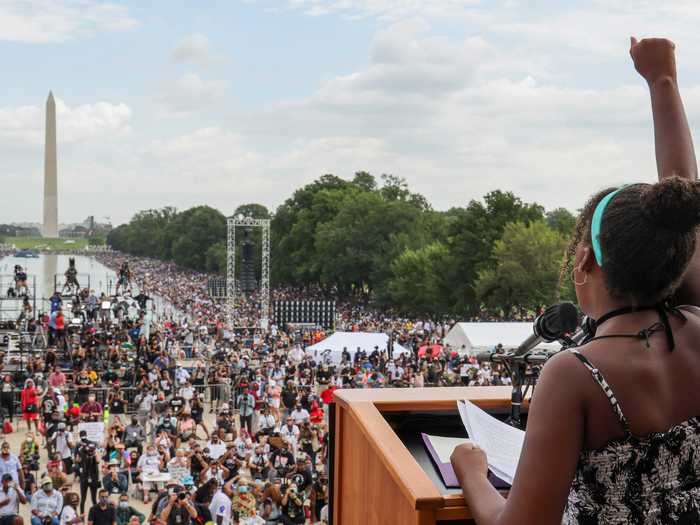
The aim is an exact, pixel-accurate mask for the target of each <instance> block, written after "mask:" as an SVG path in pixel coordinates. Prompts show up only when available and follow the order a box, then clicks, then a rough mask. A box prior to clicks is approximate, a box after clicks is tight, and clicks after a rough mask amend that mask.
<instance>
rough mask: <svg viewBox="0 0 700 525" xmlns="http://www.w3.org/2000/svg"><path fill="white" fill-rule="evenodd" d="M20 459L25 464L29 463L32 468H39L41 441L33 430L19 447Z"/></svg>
mask: <svg viewBox="0 0 700 525" xmlns="http://www.w3.org/2000/svg"><path fill="white" fill-rule="evenodd" d="M19 459H20V461H21V463H22V464H23V465H24V464H25V463H27V464H29V465H30V466H31V469H32V470H39V443H37V441H36V439H35V438H34V434H32V433H31V432H30V433H28V434H27V437H26V438H24V441H22V445H21V446H20V448H19Z"/></svg>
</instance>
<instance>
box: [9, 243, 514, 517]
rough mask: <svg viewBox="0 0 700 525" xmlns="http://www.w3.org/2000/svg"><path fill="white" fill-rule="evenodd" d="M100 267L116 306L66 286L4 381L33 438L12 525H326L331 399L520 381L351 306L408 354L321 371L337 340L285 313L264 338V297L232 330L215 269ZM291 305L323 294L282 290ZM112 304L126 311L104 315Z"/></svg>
mask: <svg viewBox="0 0 700 525" xmlns="http://www.w3.org/2000/svg"><path fill="white" fill-rule="evenodd" d="M98 259H99V260H100V261H101V262H102V263H103V264H105V265H107V266H108V267H110V268H113V269H114V270H115V271H116V272H117V274H118V285H119V287H120V290H119V294H120V297H118V298H114V297H111V298H109V297H106V296H104V295H103V296H101V297H96V296H95V294H94V293H92V292H91V291H90V290H82V291H80V292H79V293H76V294H75V296H72V297H66V296H62V295H61V294H60V293H58V292H57V293H56V294H54V296H53V297H52V300H51V301H50V311H47V312H45V313H44V315H39V316H37V320H36V321H34V320H31V319H30V321H29V323H30V326H29V331H30V332H36V331H37V328H38V331H39V333H42V334H46V343H47V344H46V345H45V348H42V349H41V350H40V351H37V352H28V354H27V356H26V361H24V362H22V363H21V366H20V367H19V368H20V369H24V370H26V371H25V372H22V370H16V371H14V372H11V371H10V370H5V371H4V376H3V378H4V379H3V382H2V387H1V388H0V407H1V408H2V412H3V415H4V416H5V422H4V423H5V425H4V429H3V430H4V431H5V432H6V433H8V432H12V431H14V432H15V433H16V432H26V434H25V438H24V439H23V440H22V444H21V446H20V447H19V449H16V450H11V449H10V443H9V441H6V442H4V443H3V444H2V450H1V453H0V478H1V479H2V488H0V490H1V491H2V492H3V493H4V495H5V496H3V494H0V525H20V522H21V518H20V517H19V516H20V515H21V512H20V510H19V509H20V507H21V506H24V505H28V506H29V507H30V509H31V521H32V525H59V524H60V525H67V524H70V525H74V524H77V523H83V522H84V521H85V520H87V522H88V523H90V524H94V525H114V523H118V525H125V524H129V525H137V524H138V523H143V522H144V521H145V520H148V521H149V522H151V523H163V524H165V523H168V524H169V525H184V524H185V523H187V522H189V523H191V524H195V523H197V524H201V525H203V524H205V523H208V522H212V523H213V524H216V525H229V524H237V523H240V524H260V525H262V524H269V525H272V524H278V523H282V524H303V523H323V521H324V519H325V518H326V515H327V505H328V497H329V489H328V464H327V454H326V451H327V446H328V423H327V421H328V405H329V403H330V402H331V401H332V398H333V391H334V390H335V389H337V388H383V387H393V386H402V387H426V386H438V385H440V386H443V385H491V384H493V385H498V384H507V383H508V382H509V379H508V377H507V376H506V374H504V372H503V370H501V369H500V368H499V367H498V366H497V365H491V364H490V363H488V362H484V363H479V362H477V360H476V359H475V358H474V357H469V356H466V355H463V354H462V353H461V352H459V351H457V349H451V348H449V347H442V346H441V343H442V339H443V337H444V336H445V335H446V333H447V331H448V330H449V329H450V326H451V324H452V323H451V322H444V321H441V322H434V321H431V320H407V319H400V318H396V317H390V316H387V315H382V314H379V313H377V312H375V311H373V310H371V309H370V308H368V307H366V306H358V305H351V304H344V305H339V307H338V308H339V312H338V322H337V326H336V329H339V330H347V331H367V332H384V333H387V332H389V333H391V334H392V338H393V339H394V340H395V341H396V342H398V343H400V344H401V345H402V346H404V347H405V348H407V349H409V352H408V353H406V354H401V355H400V356H397V357H396V358H393V357H392V356H389V355H388V352H387V351H386V350H385V349H379V348H357V349H352V348H351V349H346V350H345V351H343V355H342V358H341V360H340V362H339V363H329V362H326V361H323V360H319V362H316V361H314V359H313V357H312V355H310V354H307V353H306V352H305V348H306V347H307V346H308V345H310V344H312V343H314V342H317V341H319V340H321V339H322V338H323V337H324V336H325V335H327V334H326V333H325V331H324V330H323V329H321V328H308V329H305V330H299V331H296V330H294V331H287V330H286V328H285V327H282V326H277V325H276V324H275V322H274V319H273V320H272V323H271V324H270V325H269V326H267V327H266V328H264V329H263V328H262V326H263V325H261V323H260V319H259V318H258V313H257V312H258V309H257V304H256V297H255V296H254V295H253V296H252V297H247V298H246V297H240V298H239V299H238V301H237V303H236V313H235V316H236V323H235V326H233V327H231V326H227V324H226V305H225V304H224V302H223V301H222V300H219V299H214V298H211V297H210V296H209V295H208V293H207V276H206V275H203V274H199V273H195V272H190V271H186V270H182V269H179V268H176V267H175V266H174V265H172V264H170V263H164V262H161V261H156V260H150V259H142V258H136V257H131V256H125V255H123V254H119V253H103V254H100V255H99V256H98ZM67 277H68V276H67ZM292 297H293V298H295V299H298V300H300V299H309V298H318V294H316V293H314V292H313V291H312V292H305V293H304V294H300V293H299V292H295V291H291V290H286V289H281V290H275V291H273V300H276V299H290V298H292ZM154 298H158V299H159V300H160V301H161V303H162V304H167V305H168V307H169V308H170V309H169V310H167V313H164V312H165V310H158V309H154V307H153V304H154V303H153V299H154ZM105 300H107V301H108V302H109V301H111V303H109V304H112V305H117V306H118V305H120V304H128V305H129V306H127V307H124V308H121V309H120V308H118V307H117V308H112V309H108V310H105V309H104V308H103V307H101V305H103V304H104V302H105ZM68 311H70V315H69V314H68ZM105 312H106V313H105ZM174 312H177V313H178V314H179V315H173V313H174ZM76 317H78V318H79V319H81V322H80V323H75V322H74V321H72V320H74V319H76ZM32 325H33V326H32ZM39 346H44V345H39ZM423 347H429V348H431V352H428V353H426V354H422V353H421V352H420V351H419V349H421V348H423ZM436 347H437V349H438V351H437V352H433V351H432V349H433V348H436ZM5 361H6V362H8V360H7V359H6V360H5ZM18 391H19V392H21V394H20V395H17V392H18ZM3 497H6V498H7V499H8V500H9V501H8V503H6V504H5V503H3V501H4V500H3ZM139 509H141V510H139ZM86 511H87V514H85V513H86Z"/></svg>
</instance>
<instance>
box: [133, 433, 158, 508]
mask: <svg viewBox="0 0 700 525" xmlns="http://www.w3.org/2000/svg"><path fill="white" fill-rule="evenodd" d="M161 466H162V459H161V457H160V455H159V454H158V451H157V450H156V447H155V445H153V444H150V445H148V448H147V449H146V453H145V454H144V455H143V456H141V457H140V458H139V462H138V464H137V467H138V471H139V474H140V476H141V479H142V480H143V479H144V477H147V476H149V475H153V474H158V473H159V472H160V469H161ZM154 486H155V482H152V481H143V502H144V503H148V502H149V501H150V500H149V498H148V494H149V492H150V490H151V488H153V487H154Z"/></svg>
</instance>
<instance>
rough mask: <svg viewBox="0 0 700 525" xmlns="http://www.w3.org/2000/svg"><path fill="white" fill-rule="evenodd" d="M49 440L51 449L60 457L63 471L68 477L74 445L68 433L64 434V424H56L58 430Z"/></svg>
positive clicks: (71, 469)
mask: <svg viewBox="0 0 700 525" xmlns="http://www.w3.org/2000/svg"><path fill="white" fill-rule="evenodd" d="M50 440H51V442H52V449H53V450H55V451H56V453H58V454H59V455H60V456H61V460H62V461H63V471H64V472H65V473H66V474H69V475H70V474H71V473H72V472H73V448H74V447H75V444H74V443H73V438H72V437H71V435H70V432H66V424H65V423H59V424H58V428H57V430H56V432H55V433H54V434H53V436H51V438H50Z"/></svg>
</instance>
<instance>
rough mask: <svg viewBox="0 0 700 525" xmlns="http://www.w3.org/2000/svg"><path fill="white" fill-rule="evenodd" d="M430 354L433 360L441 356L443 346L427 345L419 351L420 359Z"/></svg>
mask: <svg viewBox="0 0 700 525" xmlns="http://www.w3.org/2000/svg"><path fill="white" fill-rule="evenodd" d="M428 352H430V357H432V358H433V359H434V358H436V357H437V356H439V355H440V352H442V345H437V344H435V345H425V346H421V347H420V348H419V349H418V357H425V356H426V354H427V353H428Z"/></svg>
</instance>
